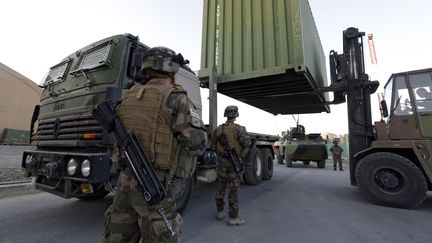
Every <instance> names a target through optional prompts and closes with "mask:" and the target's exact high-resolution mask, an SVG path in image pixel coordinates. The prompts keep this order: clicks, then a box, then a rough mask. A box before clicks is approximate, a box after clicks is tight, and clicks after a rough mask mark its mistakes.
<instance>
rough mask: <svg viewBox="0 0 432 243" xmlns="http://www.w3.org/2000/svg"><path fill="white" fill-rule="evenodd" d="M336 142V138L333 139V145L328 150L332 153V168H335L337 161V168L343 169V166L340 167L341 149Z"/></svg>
mask: <svg viewBox="0 0 432 243" xmlns="http://www.w3.org/2000/svg"><path fill="white" fill-rule="evenodd" d="M338 144H339V141H338V140H337V139H334V140H333V146H332V147H331V148H330V152H331V153H332V155H333V170H336V164H337V163H338V162H339V170H340V171H343V168H342V152H343V149H342V148H341V147H340V146H339V145H338Z"/></svg>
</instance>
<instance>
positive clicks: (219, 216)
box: [216, 211, 225, 220]
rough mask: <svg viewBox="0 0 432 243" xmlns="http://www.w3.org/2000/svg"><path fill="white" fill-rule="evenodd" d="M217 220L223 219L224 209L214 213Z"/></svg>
mask: <svg viewBox="0 0 432 243" xmlns="http://www.w3.org/2000/svg"><path fill="white" fill-rule="evenodd" d="M216 218H217V220H223V219H224V218H225V212H224V211H218V212H217V214H216Z"/></svg>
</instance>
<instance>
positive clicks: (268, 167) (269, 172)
mask: <svg viewBox="0 0 432 243" xmlns="http://www.w3.org/2000/svg"><path fill="white" fill-rule="evenodd" d="M261 153H262V161H263V179H264V180H270V179H271V178H272V176H273V155H272V152H271V151H270V149H268V148H265V149H262V150H261Z"/></svg>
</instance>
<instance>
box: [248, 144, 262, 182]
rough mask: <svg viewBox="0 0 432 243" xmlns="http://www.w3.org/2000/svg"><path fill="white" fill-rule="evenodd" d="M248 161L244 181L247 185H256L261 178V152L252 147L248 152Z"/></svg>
mask: <svg viewBox="0 0 432 243" xmlns="http://www.w3.org/2000/svg"><path fill="white" fill-rule="evenodd" d="M250 153H251V154H250V155H251V156H249V158H250V161H249V163H248V164H247V165H246V168H245V179H246V183H247V184H249V185H258V184H260V183H261V181H262V178H263V162H262V155H261V151H260V150H259V149H258V148H256V147H254V148H253V149H252V151H251V152H250Z"/></svg>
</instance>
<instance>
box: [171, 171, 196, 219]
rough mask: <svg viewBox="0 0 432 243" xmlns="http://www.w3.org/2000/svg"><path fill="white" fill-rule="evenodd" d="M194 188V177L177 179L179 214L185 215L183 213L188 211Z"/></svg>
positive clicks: (175, 186)
mask: <svg viewBox="0 0 432 243" xmlns="http://www.w3.org/2000/svg"><path fill="white" fill-rule="evenodd" d="M192 187H193V180H192V177H189V178H176V179H175V180H174V188H175V191H176V207H177V212H179V213H183V211H184V210H185V209H186V207H187V205H188V203H189V199H190V197H191V194H192Z"/></svg>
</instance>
